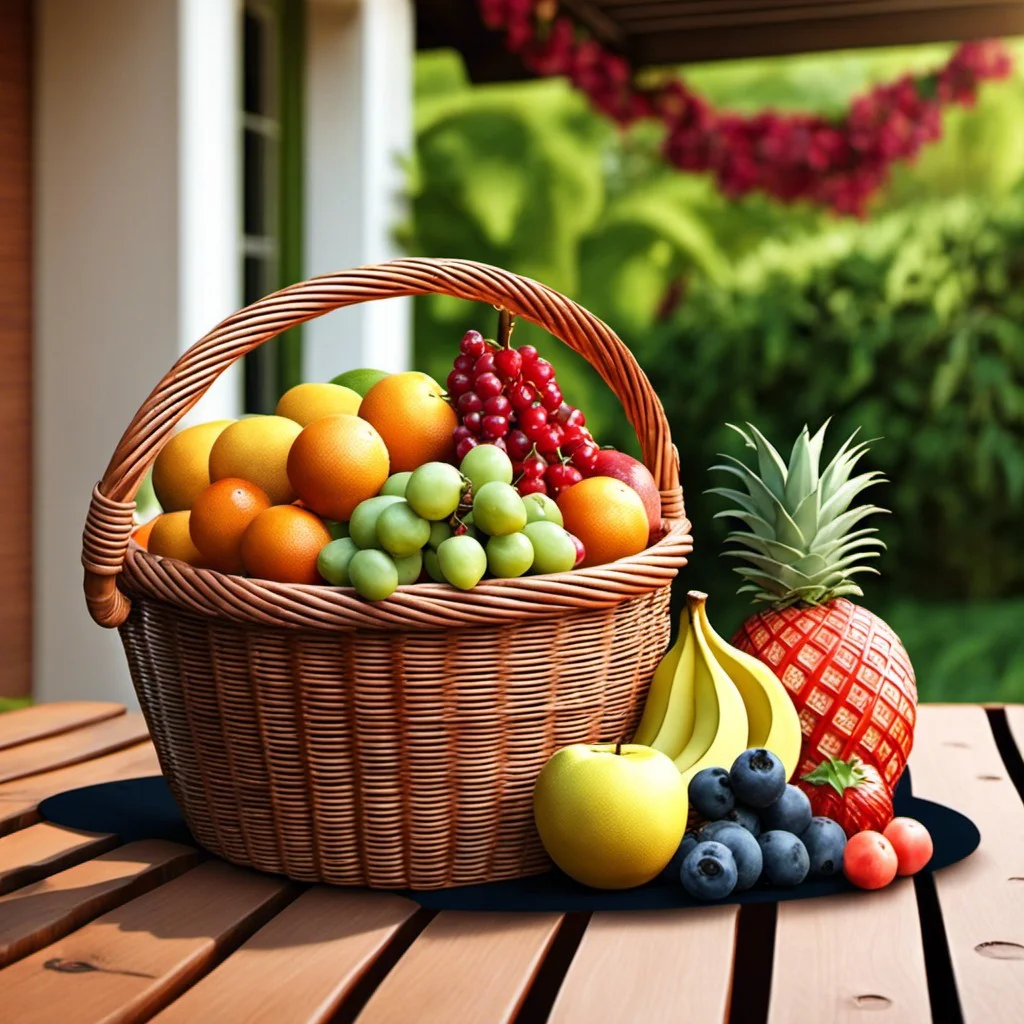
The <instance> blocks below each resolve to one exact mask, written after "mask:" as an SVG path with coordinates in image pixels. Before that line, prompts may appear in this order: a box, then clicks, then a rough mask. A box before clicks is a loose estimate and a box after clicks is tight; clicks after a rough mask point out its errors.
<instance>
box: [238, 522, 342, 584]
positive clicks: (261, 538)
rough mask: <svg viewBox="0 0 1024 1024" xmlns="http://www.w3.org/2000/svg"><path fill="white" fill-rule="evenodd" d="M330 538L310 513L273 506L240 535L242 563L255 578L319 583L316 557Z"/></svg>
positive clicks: (320, 523)
mask: <svg viewBox="0 0 1024 1024" xmlns="http://www.w3.org/2000/svg"><path fill="white" fill-rule="evenodd" d="M331 540H332V537H331V535H330V533H329V532H328V530H327V527H326V526H324V524H323V522H322V521H321V520H320V519H319V518H318V517H317V516H315V515H313V513H312V512H307V511H306V510H305V509H302V508H297V507H296V506H295V505H274V506H272V507H271V508H268V509H266V510H264V511H263V512H261V513H260V514H259V515H258V516H257V517H256V518H255V519H254V520H253V521H252V522H251V523H250V524H249V526H248V528H247V529H246V531H245V533H244V534H242V564H243V565H244V566H245V570H246V572H248V573H249V575H250V576H255V577H256V578H257V579H262V580H276V581H277V582H278V583H322V582H323V580H322V579H321V578H320V574H319V573H318V572H317V571H316V560H317V556H318V555H319V554H320V551H321V550H322V549H323V548H324V547H325V546H326V545H327V544H329V543H330V542H331Z"/></svg>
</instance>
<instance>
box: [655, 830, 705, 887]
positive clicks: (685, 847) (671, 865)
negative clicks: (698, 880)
mask: <svg viewBox="0 0 1024 1024" xmlns="http://www.w3.org/2000/svg"><path fill="white" fill-rule="evenodd" d="M699 842H700V840H699V839H698V837H697V833H696V832H686V833H684V834H683V838H682V839H681V840H680V842H679V846H678V847H677V848H676V852H675V853H673V854H672V859H671V860H670V861H669V862H668V863H667V864H666V865H665V867H664V868H662V871H661V875H660V876H659V877H660V878H670V879H671V880H672V881H673V882H678V881H679V870H680V868H682V866H683V861H684V860H686V857H687V855H688V854H689V852H690V851H691V850H692V849H693V848H694V847H695V846H696V845H697V843H699Z"/></svg>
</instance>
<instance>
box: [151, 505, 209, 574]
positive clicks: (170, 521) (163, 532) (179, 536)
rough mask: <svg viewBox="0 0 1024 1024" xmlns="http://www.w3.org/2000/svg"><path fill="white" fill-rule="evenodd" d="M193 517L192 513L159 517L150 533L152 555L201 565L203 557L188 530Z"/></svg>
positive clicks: (174, 513) (175, 513)
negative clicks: (190, 519)
mask: <svg viewBox="0 0 1024 1024" xmlns="http://www.w3.org/2000/svg"><path fill="white" fill-rule="evenodd" d="M191 515H192V513H191V512H165V513H164V514H163V515H159V516H157V517H156V519H154V520H153V525H152V527H151V528H150V533H149V544H148V548H149V552H150V554H152V555H161V556H162V557H164V558H177V559H178V560H179V561H182V562H188V563H189V564H190V565H200V564H201V563H202V561H203V556H202V555H201V554H200V553H199V549H198V548H197V547H196V546H195V544H194V543H193V541H192V535H191V534H190V533H189V529H188V523H189V518H190V517H191Z"/></svg>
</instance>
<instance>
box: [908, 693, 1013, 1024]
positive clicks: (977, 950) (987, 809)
mask: <svg viewBox="0 0 1024 1024" xmlns="http://www.w3.org/2000/svg"><path fill="white" fill-rule="evenodd" d="M910 765H911V770H912V772H913V782H914V793H915V795H916V796H921V797H926V798H927V799H929V800H935V801H939V802H942V803H945V804H948V805H949V806H951V807H954V808H956V809H957V810H959V811H961V812H963V813H964V814H966V815H968V816H969V817H970V818H972V819H973V821H974V822H975V824H976V825H977V826H978V829H979V830H980V832H981V845H980V846H979V848H978V850H977V851H976V852H975V853H974V854H972V855H971V856H970V857H968V858H967V860H965V861H962V862H961V863H959V864H954V865H953V866H952V867H949V868H946V869H945V870H943V871H939V872H937V873H936V875H935V888H936V891H937V893H938V898H939V906H940V908H941V910H942V919H943V923H944V925H945V930H946V938H947V942H948V944H949V951H950V956H951V959H952V963H953V973H954V975H955V976H956V987H957V991H958V992H959V995H960V1005H961V1008H962V1010H963V1015H964V1019H965V1020H967V1021H984V1022H985V1024H999V1022H1004V1021H1005V1022H1007V1024H1010V1022H1017V1021H1021V1020H1024V963H1022V962H1021V961H1024V883H1022V882H1021V881H1020V878H1021V876H1024V861H1022V859H1021V851H1022V850H1024V805H1022V803H1021V799H1020V796H1019V794H1018V793H1017V790H1016V789H1015V787H1014V785H1013V783H1012V782H1011V780H1010V779H1009V777H1008V776H1007V773H1006V766H1005V765H1004V764H1003V761H1002V759H1001V757H1000V755H999V751H998V749H997V747H996V744H995V740H994V739H993V736H992V730H991V728H990V727H989V723H988V718H987V716H986V715H985V712H984V710H982V709H981V708H978V707H970V706H965V705H949V706H937V705H930V706H923V707H922V708H921V709H920V716H919V718H918V723H917V730H916V733H915V738H914V750H913V753H912V754H911V756H910Z"/></svg>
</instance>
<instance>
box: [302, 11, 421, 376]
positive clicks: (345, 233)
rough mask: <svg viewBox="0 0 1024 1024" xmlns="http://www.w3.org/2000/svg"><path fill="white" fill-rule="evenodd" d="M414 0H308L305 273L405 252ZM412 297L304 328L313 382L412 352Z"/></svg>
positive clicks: (401, 360) (395, 364)
mask: <svg viewBox="0 0 1024 1024" xmlns="http://www.w3.org/2000/svg"><path fill="white" fill-rule="evenodd" d="M413 26H414V19H413V5H412V2H411V0H308V8H307V29H306V46H307V64H306V68H307V71H306V139H305V148H306V152H305V157H306V181H305V205H306V225H305V234H306V268H305V269H306V274H307V276H313V275H315V274H322V273H328V272H330V271H333V270H344V269H347V268H349V267H357V266H361V265H363V264H366V263H377V262H381V261H383V260H389V259H394V258H395V257H397V256H400V255H401V252H400V250H399V249H398V247H397V246H396V244H395V242H394V238H393V234H394V230H395V227H396V226H397V225H398V224H399V223H400V222H401V220H402V219H403V217H404V216H405V210H404V204H403V192H404V188H405V172H404V171H403V168H402V161H403V158H405V157H407V156H408V154H409V153H410V151H411V148H412V102H413V96H412V89H413V86H412V66H413V55H414V40H413ZM411 332H412V306H411V302H410V301H409V300H407V299H402V300H397V299H391V300H388V301H385V302H371V303H364V304H362V305H359V306H353V307H350V308H349V309H345V310H341V311H339V312H336V313H332V314H330V315H328V316H327V317H321V318H320V319H319V320H315V321H313V322H312V323H310V324H308V325H307V326H306V328H305V335H304V338H305V341H304V361H305V367H304V371H305V377H306V379H308V380H329V379H330V378H331V377H333V376H334V375H335V374H337V373H339V372H341V371H342V370H346V369H353V368H355V367H358V366H373V367H376V368H378V369H381V370H402V369H407V368H408V367H409V366H410V360H411Z"/></svg>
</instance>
